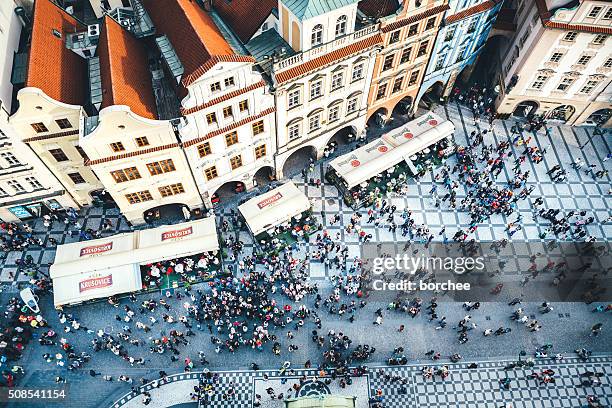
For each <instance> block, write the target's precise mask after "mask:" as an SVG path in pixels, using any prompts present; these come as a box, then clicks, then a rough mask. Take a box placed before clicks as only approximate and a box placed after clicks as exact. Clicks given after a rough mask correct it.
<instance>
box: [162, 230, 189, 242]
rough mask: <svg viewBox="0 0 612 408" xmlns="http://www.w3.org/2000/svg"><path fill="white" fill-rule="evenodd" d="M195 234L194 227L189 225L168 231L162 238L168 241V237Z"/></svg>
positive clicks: (173, 237) (174, 237) (175, 237)
mask: <svg viewBox="0 0 612 408" xmlns="http://www.w3.org/2000/svg"><path fill="white" fill-rule="evenodd" d="M191 234H193V227H187V228H183V229H179V230H172V231H166V232H164V233H163V234H162V236H161V240H162V241H166V240H168V239H177V238H183V237H186V236H187V235H191Z"/></svg>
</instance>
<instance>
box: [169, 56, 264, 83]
mask: <svg viewBox="0 0 612 408" xmlns="http://www.w3.org/2000/svg"><path fill="white" fill-rule="evenodd" d="M219 62H253V63H254V62H255V58H253V57H252V56H250V55H236V54H234V55H215V56H214V57H212V58H210V59H209V60H208V61H206V62H205V63H204V64H202V65H200V66H199V67H198V68H197V69H196V70H195V71H194V72H192V73H191V74H189V75H185V76H184V77H183V79H181V83H182V84H183V86H188V85H190V84H192V83H193V82H194V81H195V80H196V79H198V78H199V77H201V76H202V75H204V74H205V73H206V72H208V70H209V69H211V68H212V67H214V66H215V65H216V64H217V63H219Z"/></svg>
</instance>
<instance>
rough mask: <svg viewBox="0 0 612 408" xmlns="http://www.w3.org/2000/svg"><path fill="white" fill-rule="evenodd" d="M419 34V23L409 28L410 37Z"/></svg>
mask: <svg viewBox="0 0 612 408" xmlns="http://www.w3.org/2000/svg"><path fill="white" fill-rule="evenodd" d="M418 32H419V23H416V24H413V25H411V26H410V28H408V37H412V36H413V35H416V34H417V33H418Z"/></svg>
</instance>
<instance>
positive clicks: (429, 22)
mask: <svg viewBox="0 0 612 408" xmlns="http://www.w3.org/2000/svg"><path fill="white" fill-rule="evenodd" d="M435 26H436V18H435V17H432V18H430V19H429V20H427V25H426V26H425V31H427V30H431V29H432V28H434V27H435Z"/></svg>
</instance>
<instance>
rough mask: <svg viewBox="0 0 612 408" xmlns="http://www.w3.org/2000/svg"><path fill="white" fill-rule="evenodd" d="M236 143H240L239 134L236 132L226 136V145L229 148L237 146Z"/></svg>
mask: <svg viewBox="0 0 612 408" xmlns="http://www.w3.org/2000/svg"><path fill="white" fill-rule="evenodd" d="M236 143H238V133H237V132H235V131H234V132H231V133H228V134H227V135H225V144H226V145H227V147H230V146H232V145H235V144H236Z"/></svg>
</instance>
